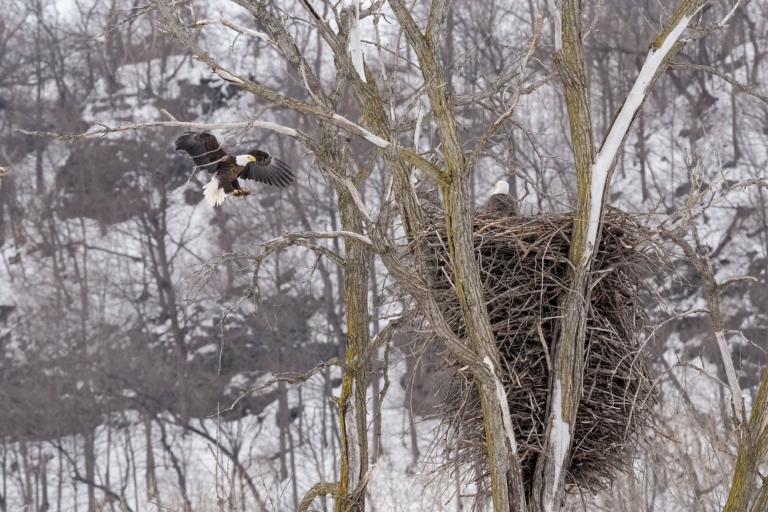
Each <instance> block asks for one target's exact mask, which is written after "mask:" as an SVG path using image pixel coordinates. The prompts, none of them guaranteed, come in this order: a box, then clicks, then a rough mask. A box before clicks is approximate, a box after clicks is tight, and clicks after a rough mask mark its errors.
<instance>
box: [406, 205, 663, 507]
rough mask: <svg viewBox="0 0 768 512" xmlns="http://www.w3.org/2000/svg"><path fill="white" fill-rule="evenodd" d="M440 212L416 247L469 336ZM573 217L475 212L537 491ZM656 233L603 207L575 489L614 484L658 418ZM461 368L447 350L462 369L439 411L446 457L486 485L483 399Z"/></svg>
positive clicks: (528, 480) (453, 363)
mask: <svg viewBox="0 0 768 512" xmlns="http://www.w3.org/2000/svg"><path fill="white" fill-rule="evenodd" d="M431 217H432V218H431V223H430V224H431V226H432V227H431V228H430V229H429V230H428V231H427V233H426V234H425V236H424V237H423V238H422V239H421V240H420V243H419V244H418V245H419V247H420V250H421V251H422V257H423V258H424V260H425V261H427V262H428V264H429V265H428V266H429V268H430V278H431V283H430V284H431V286H432V288H433V289H434V290H435V291H436V293H437V294H438V301H439V303H441V304H443V305H444V314H445V315H446V318H447V319H448V321H449V323H450V325H452V327H453V329H454V331H455V332H456V333H457V334H458V335H459V336H462V337H463V336H464V334H465V333H464V324H463V321H462V319H461V313H460V310H459V305H458V302H457V299H456V294H455V291H454V289H453V285H452V283H451V279H452V270H451V265H450V258H449V255H448V252H447V248H446V245H447V244H446V239H445V226H444V222H443V221H442V219H441V218H440V217H439V216H438V215H432V216H431ZM572 227H573V215H572V214H543V215H532V216H525V217H510V218H498V217H493V216H490V215H487V214H478V215H476V216H475V219H474V245H475V252H476V256H477V261H478V263H479V265H480V272H481V278H482V281H483V286H484V295H485V300H486V305H487V308H488V314H489V316H490V321H491V325H492V329H493V332H494V333H495V335H496V341H497V344H498V347H499V351H500V354H501V359H502V364H503V366H504V372H503V381H504V385H505V387H506V391H507V397H508V399H509V408H510V411H511V413H512V421H513V423H514V428H515V436H516V438H517V442H518V456H519V457H520V459H521V465H522V468H523V478H524V482H525V486H526V490H527V492H528V493H530V489H531V486H532V479H533V473H534V468H535V466H536V460H537V457H538V455H539V453H541V452H543V451H544V438H543V437H544V430H545V423H544V422H545V421H546V411H547V396H548V379H549V372H550V367H551V361H550V354H551V350H552V340H553V338H554V333H553V330H554V328H555V317H556V316H557V302H558V297H559V296H560V294H561V293H562V291H563V290H564V288H565V286H566V283H565V274H566V268H567V265H568V262H567V255H568V248H569V244H570V240H569V238H570V234H571V231H572ZM649 236H650V234H649V233H648V231H647V230H645V229H644V228H643V226H642V225H641V224H640V223H639V222H638V221H637V220H636V219H635V218H634V217H632V216H630V215H627V214H624V213H621V212H619V211H616V210H611V211H609V212H608V213H607V214H606V215H605V221H604V224H603V228H602V238H601V241H600V246H599V248H598V251H597V255H596V258H595V261H594V263H593V266H592V274H591V279H590V292H589V307H588V315H589V316H588V320H587V338H586V342H585V347H586V363H585V370H584V387H583V395H582V398H581V402H580V405H579V410H578V413H577V418H576V426H575V431H574V440H573V450H572V457H571V463H570V466H569V470H568V473H567V485H568V489H569V490H570V491H576V490H581V489H583V490H588V491H589V492H592V493H594V492H597V491H598V490H601V489H604V488H606V487H607V486H609V485H610V484H611V482H612V481H613V480H614V479H615V477H616V476H617V473H618V472H620V471H627V470H628V469H629V468H630V467H631V464H632V458H633V449H632V448H633V446H634V444H635V442H636V440H637V439H638V436H642V435H643V434H644V432H645V431H646V430H647V429H648V428H649V427H652V425H653V422H652V418H651V413H652V407H653V405H654V404H655V402H656V400H657V395H656V391H655V389H654V387H653V384H652V379H651V377H650V373H649V370H648V366H647V363H646V358H645V356H644V354H643V351H642V346H641V335H642V329H643V325H644V320H645V315H644V313H643V311H644V308H643V307H642V304H641V294H642V292H643V291H644V290H645V289H646V284H645V283H646V282H645V279H644V277H643V274H644V273H646V272H648V270H650V269H649V267H650V263H651V259H649V258H648V257H646V255H645V254H644V252H643V251H642V250H641V249H642V248H643V247H646V246H648V244H650V242H649ZM646 275H647V274H646ZM428 337H430V338H433V337H434V335H433V334H429V333H428ZM459 366H460V365H459V362H458V361H457V360H456V359H455V358H453V357H451V356H450V354H449V355H446V367H448V368H453V369H454V372H455V373H454V377H453V379H452V380H451V384H450V389H449V391H448V393H447V399H446V400H445V401H444V403H443V404H442V405H441V406H440V407H439V409H438V412H437V416H438V417H439V418H440V419H441V420H442V428H443V432H444V434H445V446H446V447H447V450H448V451H449V454H448V457H447V459H446V461H445V462H444V467H445V468H446V469H450V470H451V471H459V473H460V475H461V478H462V480H464V481H465V482H466V481H467V480H474V481H475V483H476V484H477V485H478V489H480V491H479V492H482V489H483V487H484V482H485V481H486V477H487V470H488V468H487V454H486V448H485V435H484V430H483V419H482V411H481V408H480V398H479V395H478V393H477V389H476V387H475V384H474V382H473V380H472V378H471V376H469V375H467V374H466V373H465V372H462V371H460V369H459ZM457 468H458V469H457Z"/></svg>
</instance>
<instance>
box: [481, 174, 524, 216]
mask: <svg viewBox="0 0 768 512" xmlns="http://www.w3.org/2000/svg"><path fill="white" fill-rule="evenodd" d="M485 211H486V212H488V213H493V214H496V215H504V216H507V217H512V216H514V215H517V201H515V198H514V197H512V196H510V195H509V184H508V183H507V182H506V181H497V182H496V183H495V184H494V185H493V192H492V193H491V197H489V198H488V201H486V203H485Z"/></svg>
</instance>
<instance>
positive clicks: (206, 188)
mask: <svg viewBox="0 0 768 512" xmlns="http://www.w3.org/2000/svg"><path fill="white" fill-rule="evenodd" d="M182 150H183V151H186V152H187V153H189V156H191V157H192V160H194V161H195V165H197V166H198V167H200V168H202V169H205V170H207V171H208V172H209V173H210V174H213V178H211V181H210V182H208V183H206V184H205V185H203V195H204V196H205V200H206V201H208V204H210V205H211V206H218V205H220V204H221V203H223V202H224V198H225V197H226V196H227V195H230V194H231V195H233V196H248V195H250V194H251V191H250V190H248V189H244V188H240V183H238V181H237V180H238V178H240V179H244V180H254V181H259V182H261V183H266V184H267V185H272V186H275V187H287V186H288V185H290V184H291V183H293V178H294V176H293V174H292V173H291V168H290V167H288V166H287V165H286V164H285V162H283V161H281V160H278V159H277V158H275V157H273V156H270V155H268V154H267V153H265V152H264V151H261V150H258V149H252V150H251V151H249V152H248V153H246V154H245V155H230V154H228V153H227V152H226V151H224V150H223V149H221V144H219V141H218V140H216V137H215V136H213V135H211V134H210V133H206V132H187V133H185V134H184V135H182V136H181V137H179V138H178V139H177V140H176V151H182ZM214 173H215V174H214Z"/></svg>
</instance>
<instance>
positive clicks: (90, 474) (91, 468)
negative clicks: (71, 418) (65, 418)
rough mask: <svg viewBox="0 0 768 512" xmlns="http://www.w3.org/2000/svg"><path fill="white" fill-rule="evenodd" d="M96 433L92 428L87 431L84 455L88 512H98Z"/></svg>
mask: <svg viewBox="0 0 768 512" xmlns="http://www.w3.org/2000/svg"><path fill="white" fill-rule="evenodd" d="M94 437H95V431H94V429H92V428H90V427H89V428H87V429H86V430H85V434H84V435H83V438H84V441H85V443H84V445H83V453H84V454H85V479H86V480H87V482H86V483H87V484H88V512H96V508H97V503H96V487H94V485H93V483H94V481H95V480H94V479H95V478H96V450H95V446H94Z"/></svg>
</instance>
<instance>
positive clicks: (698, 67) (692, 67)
mask: <svg viewBox="0 0 768 512" xmlns="http://www.w3.org/2000/svg"><path fill="white" fill-rule="evenodd" d="M669 68H670V69H683V70H687V71H704V72H705V73H710V74H712V75H715V76H717V77H720V78H722V79H723V80H725V81H726V82H728V83H729V84H731V85H732V86H734V87H736V88H737V89H739V90H740V91H743V92H745V93H747V94H749V95H750V96H754V97H755V98H757V99H759V100H760V101H762V102H765V103H768V96H764V95H762V94H760V93H759V92H757V91H756V90H755V89H754V87H750V86H749V85H746V84H743V83H741V82H739V81H738V80H736V79H735V78H732V77H730V76H728V75H726V74H725V73H723V72H722V71H718V70H717V69H715V68H713V67H710V66H704V65H702V64H689V63H684V62H670V63H669Z"/></svg>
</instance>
